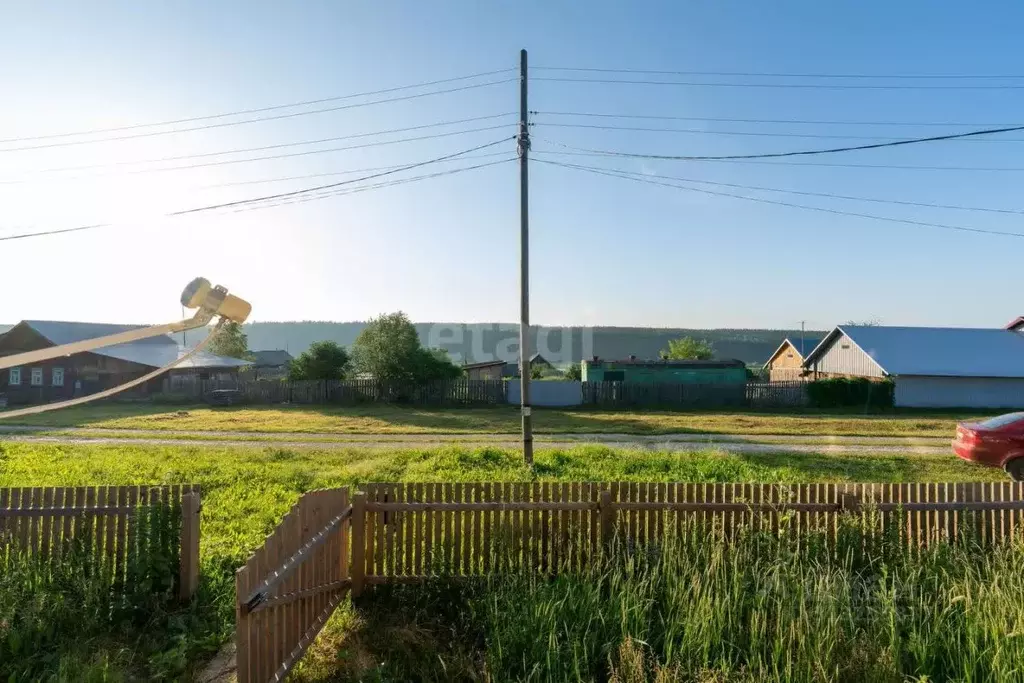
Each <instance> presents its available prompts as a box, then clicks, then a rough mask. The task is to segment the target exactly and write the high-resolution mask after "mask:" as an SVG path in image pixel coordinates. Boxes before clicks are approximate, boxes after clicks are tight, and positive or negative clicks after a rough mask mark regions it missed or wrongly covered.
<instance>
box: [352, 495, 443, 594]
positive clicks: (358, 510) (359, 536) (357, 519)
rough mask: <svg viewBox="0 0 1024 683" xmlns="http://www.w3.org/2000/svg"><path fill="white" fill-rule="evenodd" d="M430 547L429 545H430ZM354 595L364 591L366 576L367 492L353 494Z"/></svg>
mask: <svg viewBox="0 0 1024 683" xmlns="http://www.w3.org/2000/svg"><path fill="white" fill-rule="evenodd" d="M428 547H429V546H428ZM351 574H352V597H353V598H358V597H359V596H360V595H361V594H362V591H363V585H364V577H365V576H366V494H365V493H363V492H361V491H356V492H355V493H353V494H352V565H351Z"/></svg>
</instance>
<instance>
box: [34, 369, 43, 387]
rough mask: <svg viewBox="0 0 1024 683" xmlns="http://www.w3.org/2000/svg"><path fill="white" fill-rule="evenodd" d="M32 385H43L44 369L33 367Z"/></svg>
mask: <svg viewBox="0 0 1024 683" xmlns="http://www.w3.org/2000/svg"><path fill="white" fill-rule="evenodd" d="M32 386H34V387H41V386H43V369H42V368H32Z"/></svg>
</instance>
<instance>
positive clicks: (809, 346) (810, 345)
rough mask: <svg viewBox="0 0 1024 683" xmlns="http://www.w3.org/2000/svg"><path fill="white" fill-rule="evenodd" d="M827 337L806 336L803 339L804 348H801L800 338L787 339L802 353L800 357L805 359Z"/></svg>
mask: <svg viewBox="0 0 1024 683" xmlns="http://www.w3.org/2000/svg"><path fill="white" fill-rule="evenodd" d="M824 338H825V337H824V336H823V335H814V336H813V337H812V336H810V335H805V336H804V339H803V348H800V337H787V338H786V341H788V342H789V343H790V344H792V345H793V348H794V349H796V350H797V351H799V352H800V355H801V356H803V357H804V358H806V357H807V354H809V353H810V352H811V351H813V350H814V347H815V346H817V345H818V344H820V343H821V340H822V339H824Z"/></svg>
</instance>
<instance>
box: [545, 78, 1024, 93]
mask: <svg viewBox="0 0 1024 683" xmlns="http://www.w3.org/2000/svg"><path fill="white" fill-rule="evenodd" d="M530 80H531V82H533V81H546V82H552V83H597V84H602V85H616V84H617V85H671V86H682V87H689V88H794V89H799V90H1021V89H1024V84H1019V85H1017V84H1015V85H973V84H972V85H890V84H875V83H872V84H869V85H862V84H859V83H858V84H856V85H849V84H846V83H723V82H705V83H701V82H696V81H655V80H647V79H625V78H573V77H569V76H564V77H563V76H540V77H537V78H531V79H530Z"/></svg>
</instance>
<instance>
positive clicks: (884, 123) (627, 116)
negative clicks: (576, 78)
mask: <svg viewBox="0 0 1024 683" xmlns="http://www.w3.org/2000/svg"><path fill="white" fill-rule="evenodd" d="M530 114H531V115H533V116H579V117H590V118H608V119H649V120H657V121H713V122H715V123H782V124H793V125H816V126H944V127H946V128H951V127H953V126H972V127H978V126H980V127H984V128H989V127H992V128H995V127H1001V126H1016V125H1019V122H1015V123H977V122H964V121H923V122H922V121H823V120H816V119H743V118H722V117H712V116H671V115H664V114H609V113H603V112H589V111H531V112H530Z"/></svg>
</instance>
